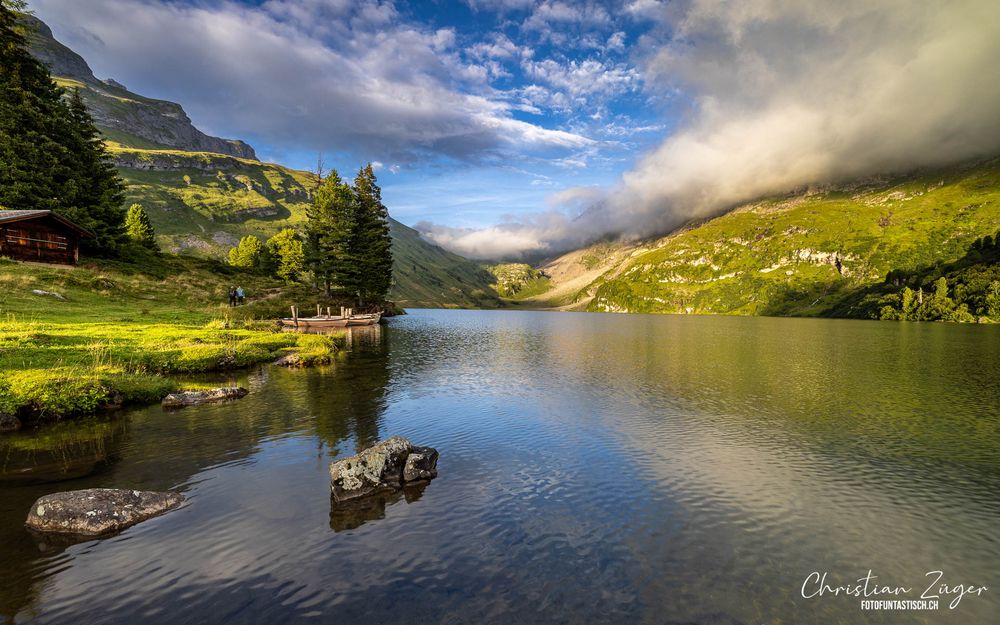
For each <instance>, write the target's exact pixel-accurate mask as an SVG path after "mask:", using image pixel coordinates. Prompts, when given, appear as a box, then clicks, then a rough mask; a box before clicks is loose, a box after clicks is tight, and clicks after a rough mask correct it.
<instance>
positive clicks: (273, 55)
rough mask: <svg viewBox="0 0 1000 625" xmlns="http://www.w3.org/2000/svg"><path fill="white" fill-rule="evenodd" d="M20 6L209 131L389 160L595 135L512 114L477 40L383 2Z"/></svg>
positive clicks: (495, 69) (575, 144) (496, 150)
mask: <svg viewBox="0 0 1000 625" xmlns="http://www.w3.org/2000/svg"><path fill="white" fill-rule="evenodd" d="M31 7H32V8H34V9H36V10H37V11H38V12H39V14H40V16H41V17H43V18H45V19H47V20H48V21H49V22H50V25H51V26H53V28H54V29H55V31H56V33H57V36H59V37H62V38H64V39H65V40H66V42H67V43H69V44H70V46H71V47H73V48H74V49H77V50H78V51H80V52H81V53H83V54H84V56H86V57H87V58H88V59H90V60H91V61H92V62H94V63H95V64H97V65H98V66H97V67H96V68H95V69H97V71H98V72H101V70H102V69H106V70H110V71H111V72H114V75H115V76H116V77H118V78H120V79H122V80H124V81H125V82H126V84H127V85H128V86H129V87H132V88H136V87H138V89H137V90H139V91H143V90H144V89H143V87H144V86H145V83H146V82H148V83H150V85H151V86H152V89H149V90H145V91H146V92H147V93H149V92H150V91H152V92H153V93H158V94H163V95H164V96H166V97H171V98H173V99H175V100H178V101H180V102H182V103H184V104H185V106H187V107H188V109H189V110H190V112H191V114H192V116H193V117H194V118H195V120H196V122H198V123H200V124H203V125H204V127H205V129H206V130H208V131H214V132H220V131H222V129H228V130H229V131H230V132H231V131H233V130H237V131H242V133H244V134H243V136H247V135H249V136H250V137H251V138H252V137H261V138H264V139H266V140H267V141H268V143H270V144H272V145H279V146H294V148H290V149H299V150H301V149H311V150H313V151H317V150H326V151H336V150H342V151H347V150H350V151H352V152H353V153H356V154H362V155H367V157H368V158H373V157H374V158H378V159H379V160H383V161H385V162H395V163H409V162H415V161H417V160H418V159H422V158H427V157H428V156H430V157H446V158H451V159H453V160H457V161H463V162H477V161H483V160H486V159H490V158H494V159H495V158H499V157H501V156H503V155H510V154H525V153H526V154H548V153H549V152H551V151H555V152H557V153H565V152H571V151H573V150H580V149H585V148H587V147H588V146H591V145H594V144H595V141H594V140H592V139H590V138H588V137H587V136H584V135H583V134H580V133H578V132H571V131H568V130H563V129H559V128H553V127H551V126H547V125H543V124H539V123H532V122H529V121H525V120H523V119H518V118H517V117H515V116H514V115H513V112H514V111H515V110H517V109H518V108H519V106H521V105H520V103H519V102H517V101H512V100H515V99H516V98H515V97H514V95H512V94H509V93H504V92H500V91H498V90H496V89H493V88H492V87H491V86H490V79H491V77H493V76H494V75H495V74H497V73H502V72H503V71H505V70H504V69H503V68H502V66H500V65H499V64H497V63H491V62H489V58H488V52H490V50H486V51H484V53H483V54H481V55H480V57H481V58H480V59H476V58H472V57H473V56H475V55H471V54H467V53H466V50H465V47H464V46H463V45H462V43H461V42H460V41H459V37H460V35H459V33H457V32H456V30H455V29H454V28H433V27H430V26H427V25H426V24H421V23H416V22H413V21H410V20H407V19H406V17H405V16H404V15H401V14H400V11H399V9H397V7H396V6H395V5H394V4H393V3H392V2H391V1H383V0H360V1H353V2H348V1H345V0H266V1H264V2H252V3H241V2H237V1H235V0H222V1H220V2H205V1H202V0H190V1H184V0H180V1H177V2H157V1H156V0H87V1H86V2H79V1H77V0H32V2H31ZM501 43H502V42H501ZM507 43H510V42H509V41H507ZM497 50H499V51H501V52H502V49H501V48H497ZM513 52H516V53H518V54H525V55H530V52H531V51H530V50H523V51H522V50H517V49H514V50H513ZM558 69H559V68H558V67H549V66H546V67H544V68H541V69H540V71H544V72H550V73H554V72H556V71H557V70H558ZM626 79H627V77H626V78H621V79H617V80H626ZM553 80H555V78H553ZM137 83H138V84H137Z"/></svg>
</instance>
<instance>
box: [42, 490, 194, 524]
mask: <svg viewBox="0 0 1000 625" xmlns="http://www.w3.org/2000/svg"><path fill="white" fill-rule="evenodd" d="M183 501H184V496H183V495H181V494H180V493H172V492H157V491H146V490H120V489H114V488H89V489H86V490H73V491H66V492H62V493H53V494H51V495H45V496H44V497H41V498H40V499H38V500H37V501H36V502H35V503H34V505H33V506H31V512H29V513H28V520H27V521H26V522H25V525H26V526H27V527H28V528H29V529H32V530H34V531H37V532H53V533H58V534H74V535H80V536H100V535H102V534H108V533H111V532H116V531H119V530H123V529H125V528H126V527H131V526H132V525H135V524H136V523H140V522H142V521H145V520H146V519H149V518H152V517H154V516H157V515H160V514H163V513H164V512H167V511H168V510H172V509H174V508H176V507H177V506H179V505H181V503H183Z"/></svg>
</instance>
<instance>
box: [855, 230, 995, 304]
mask: <svg viewBox="0 0 1000 625" xmlns="http://www.w3.org/2000/svg"><path fill="white" fill-rule="evenodd" d="M900 287H902V288H901V289H900ZM883 289H884V290H889V293H887V294H882V295H870V296H868V297H866V298H865V299H864V300H862V301H861V304H860V305H861V307H862V309H864V308H867V309H868V311H869V316H871V317H874V318H877V319H893V320H899V321H960V322H972V321H977V320H980V319H991V320H997V321H1000V232H998V233H997V234H996V236H991V235H986V236H984V237H980V238H978V239H976V240H975V241H973V242H972V245H970V246H969V248H968V250H967V251H966V253H965V255H964V256H963V257H962V258H960V259H958V260H956V261H955V262H953V263H949V264H947V265H941V266H936V267H930V268H925V269H922V270H915V271H905V270H898V269H897V270H893V271H890V272H889V273H888V274H887V275H886V277H885V282H884V283H883ZM897 289H898V290H897Z"/></svg>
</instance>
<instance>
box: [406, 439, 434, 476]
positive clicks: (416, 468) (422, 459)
mask: <svg viewBox="0 0 1000 625" xmlns="http://www.w3.org/2000/svg"><path fill="white" fill-rule="evenodd" d="M437 463H438V452H437V450H436V449H434V448H433V447H414V448H413V451H411V452H410V455H409V456H407V457H406V464H405V465H403V481H404V482H415V481H418V480H432V479H434V478H436V477H437V474H438V472H437Z"/></svg>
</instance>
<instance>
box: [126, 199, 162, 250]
mask: <svg viewBox="0 0 1000 625" xmlns="http://www.w3.org/2000/svg"><path fill="white" fill-rule="evenodd" d="M125 234H126V236H128V238H129V239H131V240H132V241H133V242H134V243H136V244H138V245H141V246H143V247H148V248H149V249H151V250H157V249H159V248H158V247H157V245H156V236H155V233H154V232H153V224H152V223H150V221H149V216H148V215H147V214H146V211H145V209H143V208H142V204H133V205H132V206H129V207H128V214H126V215H125Z"/></svg>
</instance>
